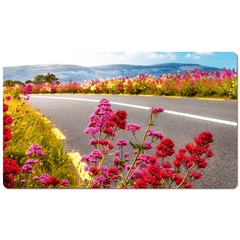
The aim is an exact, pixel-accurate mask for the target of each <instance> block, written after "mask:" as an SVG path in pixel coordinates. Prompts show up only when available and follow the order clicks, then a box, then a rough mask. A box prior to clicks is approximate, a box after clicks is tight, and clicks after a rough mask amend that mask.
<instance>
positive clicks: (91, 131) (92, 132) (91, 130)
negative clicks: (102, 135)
mask: <svg viewBox="0 0 240 240" xmlns="http://www.w3.org/2000/svg"><path fill="white" fill-rule="evenodd" d="M99 131H100V129H99V128H93V127H87V128H86V129H85V131H84V132H85V133H86V134H89V135H92V136H94V135H95V134H97V133H98V132H99Z"/></svg>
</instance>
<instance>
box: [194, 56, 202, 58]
mask: <svg viewBox="0 0 240 240" xmlns="http://www.w3.org/2000/svg"><path fill="white" fill-rule="evenodd" d="M193 58H194V59H200V58H201V57H200V56H194V57H193Z"/></svg>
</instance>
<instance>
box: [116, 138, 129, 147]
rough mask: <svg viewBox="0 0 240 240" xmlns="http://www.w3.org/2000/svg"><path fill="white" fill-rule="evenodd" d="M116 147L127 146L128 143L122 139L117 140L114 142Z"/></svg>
mask: <svg viewBox="0 0 240 240" xmlns="http://www.w3.org/2000/svg"><path fill="white" fill-rule="evenodd" d="M116 145H118V146H127V145H128V143H127V141H126V140H124V139H119V140H118V141H117V142H116Z"/></svg>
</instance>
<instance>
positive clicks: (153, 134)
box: [147, 129, 164, 140]
mask: <svg viewBox="0 0 240 240" xmlns="http://www.w3.org/2000/svg"><path fill="white" fill-rule="evenodd" d="M147 136H151V137H155V138H157V139H158V138H159V139H160V140H162V139H163V138H164V135H163V134H162V133H161V132H156V131H155V130H154V129H149V130H148V133H147Z"/></svg>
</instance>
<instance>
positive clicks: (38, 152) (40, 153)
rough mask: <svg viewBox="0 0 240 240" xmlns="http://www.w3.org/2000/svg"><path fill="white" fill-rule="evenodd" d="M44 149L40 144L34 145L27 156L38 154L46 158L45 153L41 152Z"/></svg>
mask: <svg viewBox="0 0 240 240" xmlns="http://www.w3.org/2000/svg"><path fill="white" fill-rule="evenodd" d="M41 149H42V147H40V146H39V145H38V144H32V145H31V146H30V147H29V149H28V150H29V151H28V152H26V153H25V155H27V156H30V155H31V154H33V153H36V154H38V155H39V156H44V155H45V154H44V152H42V151H41Z"/></svg>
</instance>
